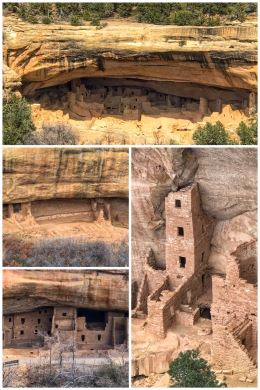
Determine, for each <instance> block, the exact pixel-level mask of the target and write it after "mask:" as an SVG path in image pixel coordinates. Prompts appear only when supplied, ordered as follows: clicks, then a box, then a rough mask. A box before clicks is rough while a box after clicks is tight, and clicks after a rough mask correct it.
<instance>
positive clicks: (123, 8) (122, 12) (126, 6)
mask: <svg viewBox="0 0 260 390" xmlns="http://www.w3.org/2000/svg"><path fill="white" fill-rule="evenodd" d="M132 8H133V5H132V4H130V3H121V4H117V7H116V11H117V13H118V15H119V16H120V17H121V18H127V17H128V16H130V15H131V13H132Z"/></svg>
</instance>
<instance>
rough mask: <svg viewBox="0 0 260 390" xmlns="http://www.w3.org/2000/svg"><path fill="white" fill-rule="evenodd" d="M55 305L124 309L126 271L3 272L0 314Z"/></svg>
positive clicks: (126, 293) (126, 296)
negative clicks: (0, 310) (1, 310)
mask: <svg viewBox="0 0 260 390" xmlns="http://www.w3.org/2000/svg"><path fill="white" fill-rule="evenodd" d="M57 305H68V306H73V307H85V308H90V309H98V310H121V311H128V282H127V271H120V272H119V271H86V270H85V271H84V270H81V271H65V270H60V271H59V270H55V271H52V272H50V271H39V270H33V271H28V270H25V271H24V270H13V271H11V270H5V271H4V273H3V313H4V314H12V313H19V312H23V311H27V310H32V309H35V308H38V307H41V306H57Z"/></svg>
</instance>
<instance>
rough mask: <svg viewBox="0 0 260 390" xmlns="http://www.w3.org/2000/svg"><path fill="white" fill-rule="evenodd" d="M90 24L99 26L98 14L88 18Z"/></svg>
mask: <svg viewBox="0 0 260 390" xmlns="http://www.w3.org/2000/svg"><path fill="white" fill-rule="evenodd" d="M90 24H91V26H100V18H99V16H98V15H95V16H92V17H91V20H90Z"/></svg>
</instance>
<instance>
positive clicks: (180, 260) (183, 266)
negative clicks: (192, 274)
mask: <svg viewBox="0 0 260 390" xmlns="http://www.w3.org/2000/svg"><path fill="white" fill-rule="evenodd" d="M179 264H180V268H185V266H186V257H182V256H180V257H179Z"/></svg>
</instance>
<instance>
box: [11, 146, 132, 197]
mask: <svg viewBox="0 0 260 390" xmlns="http://www.w3.org/2000/svg"><path fill="white" fill-rule="evenodd" d="M3 172H4V182H3V188H4V191H3V202H4V203H6V204H10V203H18V202H21V203H24V202H32V201H40V200H47V199H64V198H65V199H73V198H74V199H75V198H78V199H79V198H81V199H82V198H84V199H86V198H88V199H90V198H124V199H126V198H128V151H127V149H121V148H120V149H100V148H95V149H83V148H77V149H73V148H64V149H60V148H48V149H41V148H34V149H29V148H24V149H19V150H18V149H12V148H9V149H6V150H5V152H4V160H3Z"/></svg>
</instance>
